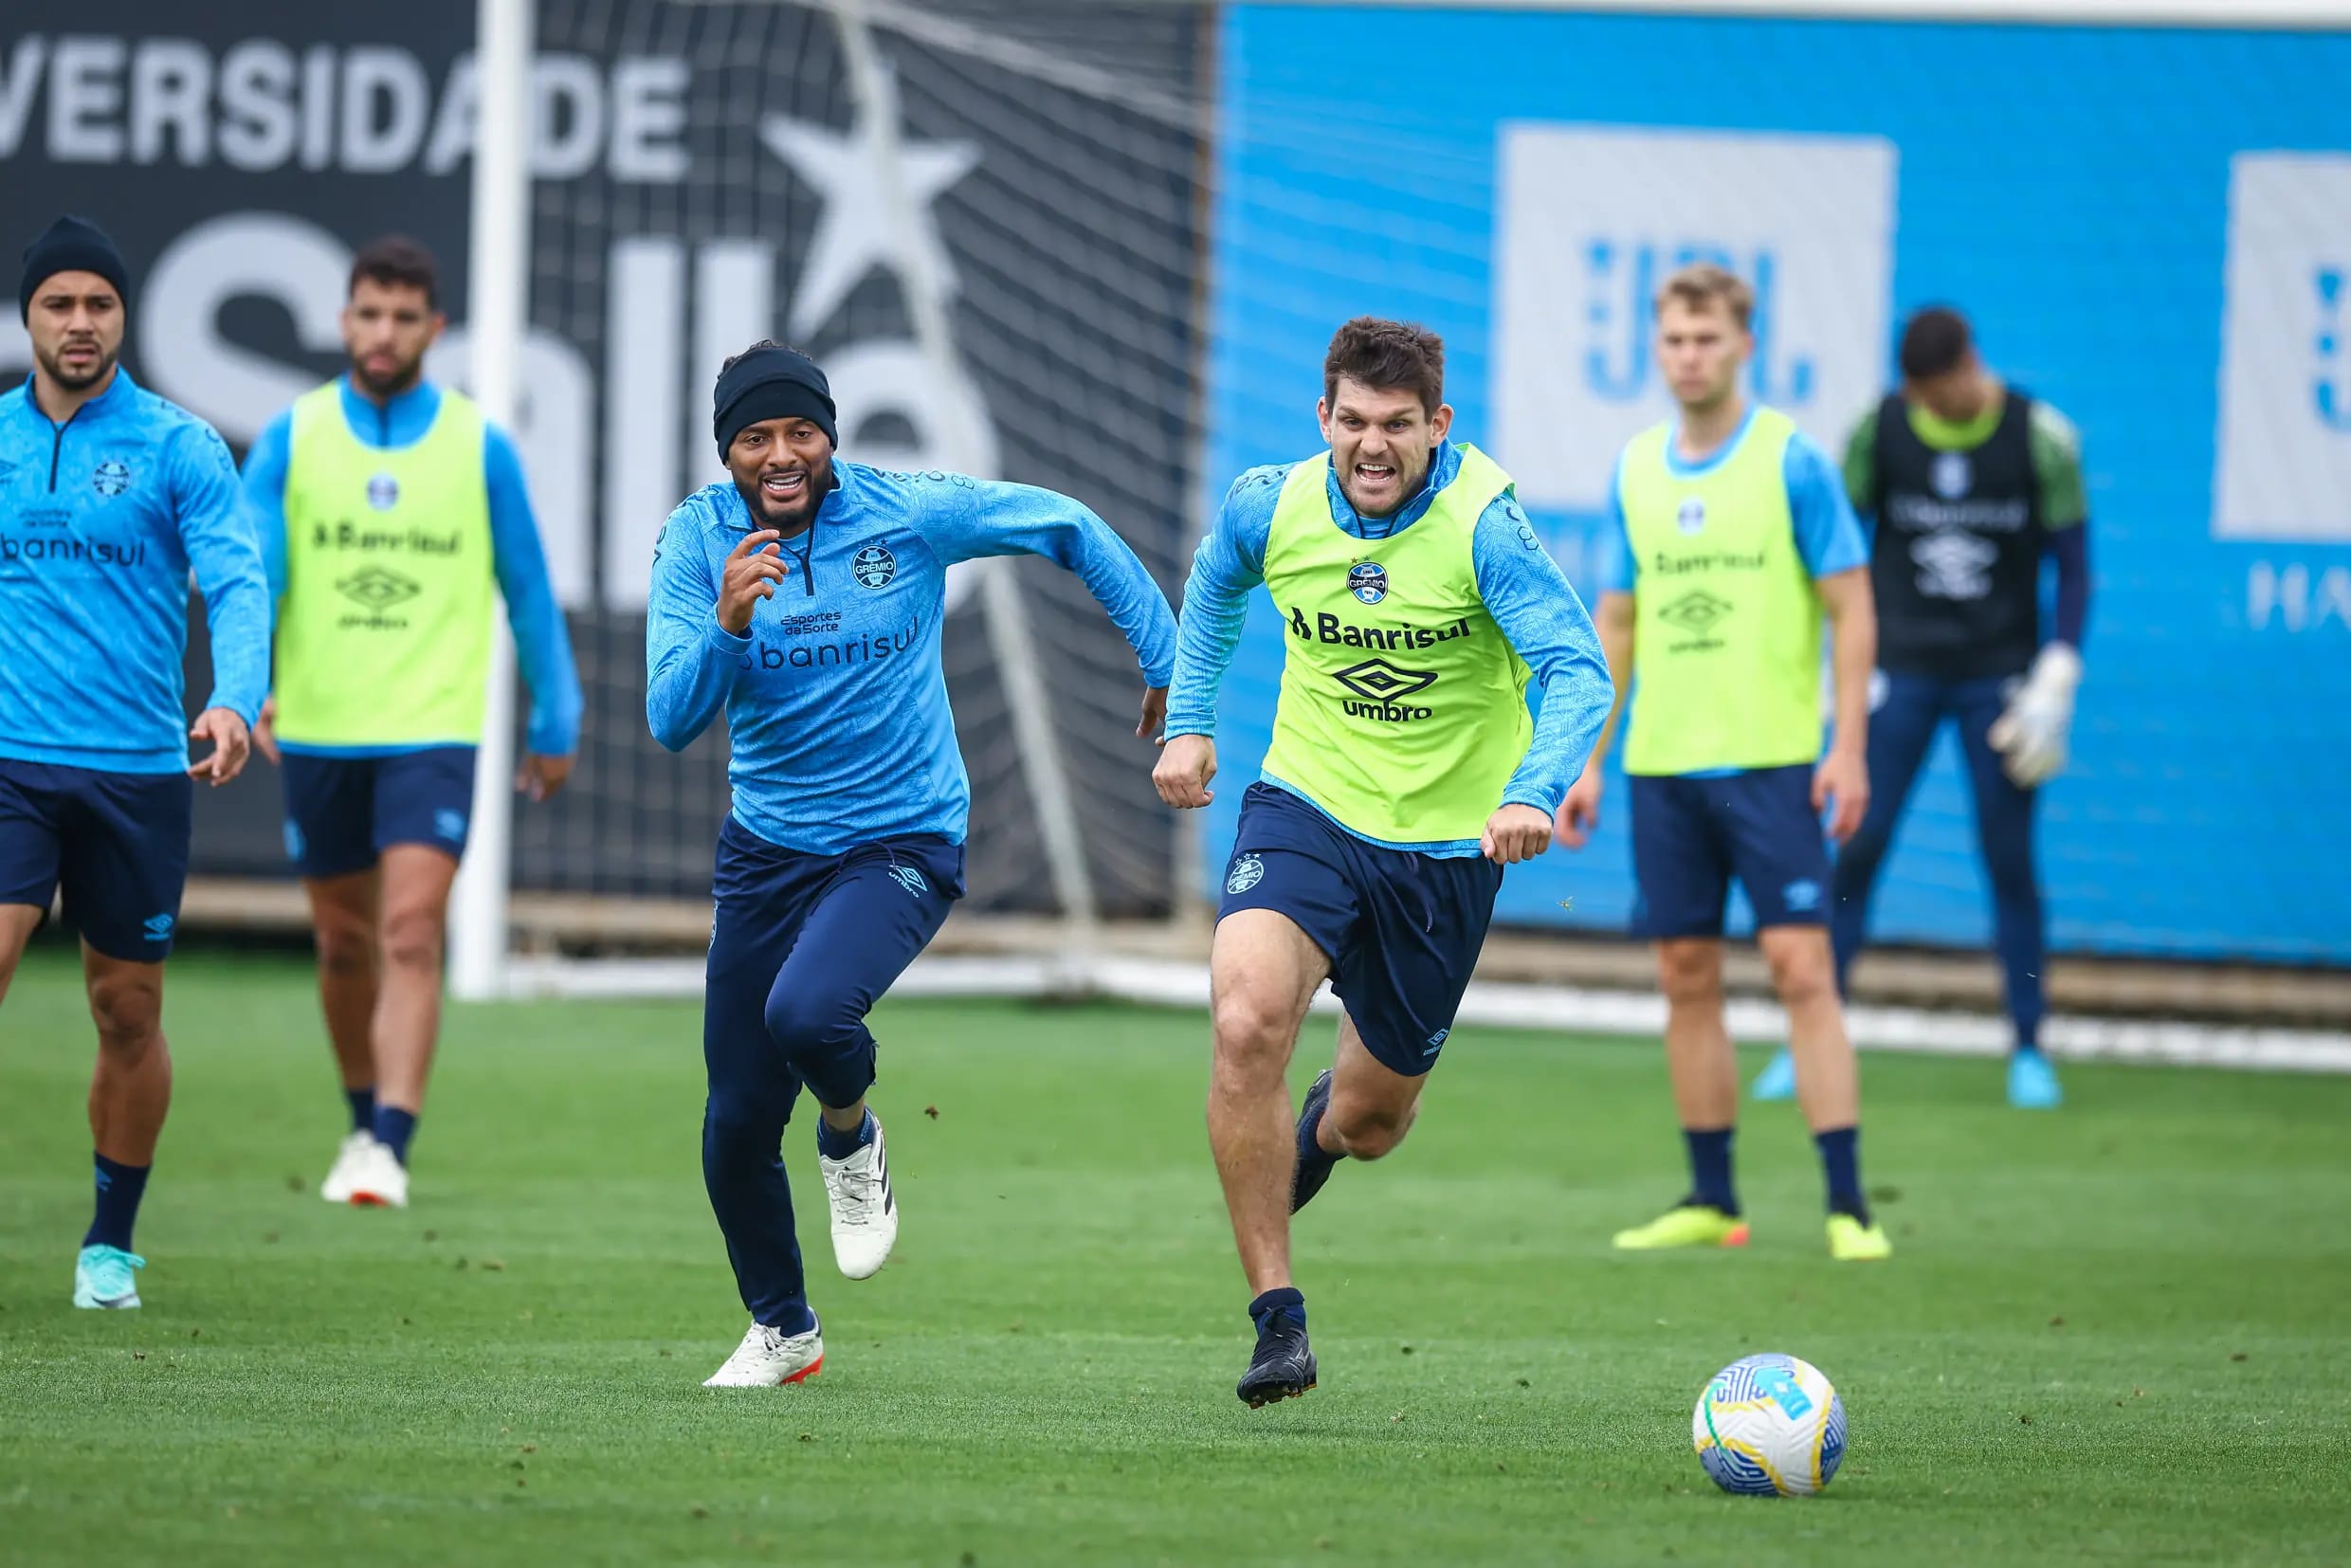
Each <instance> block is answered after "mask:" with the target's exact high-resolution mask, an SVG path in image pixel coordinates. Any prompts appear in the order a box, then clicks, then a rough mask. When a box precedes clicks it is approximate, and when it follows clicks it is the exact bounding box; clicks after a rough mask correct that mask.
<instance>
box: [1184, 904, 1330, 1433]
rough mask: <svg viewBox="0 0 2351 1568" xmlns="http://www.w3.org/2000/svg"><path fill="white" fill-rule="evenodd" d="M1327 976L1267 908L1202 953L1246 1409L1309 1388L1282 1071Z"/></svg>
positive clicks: (1222, 930) (1320, 959)
mask: <svg viewBox="0 0 2351 1568" xmlns="http://www.w3.org/2000/svg"><path fill="white" fill-rule="evenodd" d="M1329 971H1330V960H1329V959H1328V958H1327V957H1324V956H1323V953H1322V950H1321V948H1319V947H1317V946H1316V945H1315V944H1314V942H1313V940H1312V939H1310V938H1308V937H1307V935H1306V934H1305V932H1303V931H1302V930H1300V929H1299V927H1298V926H1297V924H1296V923H1295V922H1293V921H1291V920H1290V919H1289V918H1288V917H1287V916H1285V915H1280V914H1276V913H1275V912H1274V911H1272V910H1269V909H1242V910H1236V911H1234V912H1233V913H1232V914H1230V915H1229V916H1227V917H1226V918H1225V919H1224V920H1222V921H1218V922H1217V925H1216V939H1215V943H1214V945H1213V947H1212V949H1211V950H1210V955H1209V984H1210V991H1211V994H1212V1001H1211V1007H1212V1015H1213V1025H1214V1030H1215V1057H1214V1061H1213V1064H1212V1067H1211V1069H1210V1077H1209V1094H1208V1136H1209V1145H1210V1147H1211V1148H1212V1150H1213V1151H1214V1152H1215V1156H1216V1175H1217V1178H1218V1179H1219V1180H1220V1181H1222V1182H1223V1184H1224V1189H1225V1207H1226V1209H1227V1210H1228V1211H1229V1212H1230V1214H1231V1216H1232V1238H1233V1243H1234V1245H1235V1246H1236V1247H1237V1248H1238V1249H1239V1250H1240V1253H1241V1268H1242V1271H1243V1272H1244V1273H1245V1274H1246V1275H1247V1276H1248V1283H1249V1290H1250V1293H1251V1295H1252V1296H1253V1298H1254V1299H1253V1300H1252V1301H1251V1302H1250V1304H1249V1316H1250V1318H1251V1319H1252V1320H1253V1321H1254V1322H1256V1324H1257V1330H1258V1334H1257V1352H1256V1355H1255V1357H1254V1358H1252V1360H1251V1361H1250V1364H1249V1369H1248V1373H1247V1374H1245V1375H1244V1376H1243V1377H1242V1379H1241V1382H1240V1385H1239V1387H1238V1388H1237V1389H1236V1390H1235V1392H1236V1393H1238V1394H1239V1395H1240V1396H1241V1398H1242V1399H1243V1400H1245V1401H1246V1402H1248V1404H1249V1405H1250V1406H1252V1407H1255V1406H1259V1405H1264V1404H1267V1403H1270V1402H1271V1401H1273V1400H1276V1399H1283V1398H1288V1397H1290V1396H1292V1395H1300V1394H1303V1393H1305V1392H1306V1390H1308V1389H1310V1388H1312V1387H1314V1356H1313V1353H1312V1352H1311V1351H1309V1350H1308V1349H1307V1346H1306V1329H1305V1311H1304V1300H1303V1297H1301V1296H1300V1295H1299V1293H1298V1291H1297V1290H1296V1289H1295V1288H1294V1287H1293V1286H1292V1285H1291V1284H1290V1182H1291V1176H1292V1175H1293V1173H1294V1171H1295V1169H1296V1164H1297V1158H1298V1149H1297V1126H1296V1123H1295V1121H1293V1120H1292V1117H1291V1114H1290V1099H1289V1088H1288V1085H1287V1082H1286V1077H1285V1075H1286V1072H1287V1069H1288V1067H1289V1060H1290V1052H1291V1051H1292V1049H1294V1048H1296V1046H1297V1043H1298V1029H1299V1026H1300V1025H1301V1024H1303V1022H1304V1021H1305V1017H1306V1008H1307V1005H1308V1004H1309V1003H1310V1002H1312V1001H1313V999H1314V993H1315V988H1316V987H1318V986H1320V985H1321V983H1322V980H1323V977H1324V975H1327V974H1328V973H1329Z"/></svg>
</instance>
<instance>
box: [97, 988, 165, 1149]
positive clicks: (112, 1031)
mask: <svg viewBox="0 0 2351 1568" xmlns="http://www.w3.org/2000/svg"><path fill="white" fill-rule="evenodd" d="M82 979H83V981H84V982H85V984H86V986H87V989H88V991H89V997H90V1020H91V1022H93V1023H95V1024H96V1025H97V1026H98V1070H97V1072H96V1073H94V1074H93V1075H92V1076H91V1079H90V1137H91V1140H92V1142H93V1144H94V1146H95V1147H96V1148H97V1150H98V1152H99V1153H100V1154H101V1155H104V1156H105V1157H106V1158H108V1159H111V1160H114V1161H116V1162H117V1163H118V1164H123V1165H151V1164H153V1163H154V1162H155V1140H156V1139H157V1138H158V1137H159V1136H161V1134H162V1132H163V1118H164V1113H165V1112H167V1111H168V1110H170V1109H171V1105H172V1052H171V1050H170V1048H168V1047H166V1046H165V1045H164V1043H163V966H162V965H161V964H140V963H131V962H128V961H126V960H124V959H121V958H109V957H106V956H105V955H104V954H102V953H99V952H96V951H94V950H92V949H91V948H90V947H88V946H86V945H85V946H84V947H83V948H82Z"/></svg>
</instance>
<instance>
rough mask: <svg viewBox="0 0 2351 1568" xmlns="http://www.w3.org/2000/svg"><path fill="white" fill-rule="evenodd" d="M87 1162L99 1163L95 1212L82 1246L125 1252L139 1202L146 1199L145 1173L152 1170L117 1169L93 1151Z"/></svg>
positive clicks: (128, 1167) (148, 1166)
mask: <svg viewBox="0 0 2351 1568" xmlns="http://www.w3.org/2000/svg"><path fill="white" fill-rule="evenodd" d="M90 1158H92V1159H94V1160H96V1161H97V1162H98V1212H97V1213H95V1214H93V1215H92V1216H91V1217H90V1230H89V1233H88V1234H87V1235H84V1236H83V1237H82V1246H84V1247H119V1248H121V1249H123V1250H124V1251H125V1252H128V1251H129V1250H130V1249H131V1227H132V1226H134V1225H136V1224H137V1223H138V1200H139V1199H140V1198H142V1197H145V1196H146V1195H147V1173H148V1172H149V1171H152V1170H154V1169H155V1167H154V1166H152V1165H118V1164H116V1163H115V1162H114V1161H113V1160H111V1159H108V1158H106V1157H105V1156H104V1155H102V1154H100V1153H98V1152H97V1151H96V1150H92V1151H91V1154H90Z"/></svg>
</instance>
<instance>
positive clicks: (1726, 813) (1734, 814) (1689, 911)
mask: <svg viewBox="0 0 2351 1568" xmlns="http://www.w3.org/2000/svg"><path fill="white" fill-rule="evenodd" d="M1628 782H1629V783H1630V784H1631V787H1632V881H1633V886H1634V890H1635V892H1636V894H1637V898H1636V900H1635V902H1634V904H1633V911H1632V929H1633V931H1634V933H1635V934H1636V935H1639V936H1644V937H1650V938H1655V939H1668V938H1673V937H1719V936H1721V935H1722V913H1723V906H1724V904H1725V903H1727V901H1728V900H1729V898H1730V891H1731V879H1732V878H1733V877H1737V878H1738V879H1739V885H1740V886H1741V887H1743V888H1745V889H1746V893H1747V903H1749V904H1751V905H1752V906H1753V907H1754V909H1755V923H1756V925H1757V926H1758V927H1759V928H1760V927H1763V926H1769V925H1822V924H1825V923H1827V921H1828V918H1829V895H1828V888H1829V840H1828V836H1827V835H1826V834H1825V833H1824V832H1822V830H1821V827H1820V813H1819V812H1818V811H1814V810H1813V769H1812V767H1811V766H1810V765H1809V764H1805V763H1797V764H1795V765H1794V766H1792V767H1786V768H1757V769H1754V770H1752V771H1750V772H1747V773H1741V774H1730V775H1725V776H1723V777H1721V778H1661V777H1648V776H1644V775H1637V774H1636V775H1632V776H1631V778H1630V779H1629V780H1628Z"/></svg>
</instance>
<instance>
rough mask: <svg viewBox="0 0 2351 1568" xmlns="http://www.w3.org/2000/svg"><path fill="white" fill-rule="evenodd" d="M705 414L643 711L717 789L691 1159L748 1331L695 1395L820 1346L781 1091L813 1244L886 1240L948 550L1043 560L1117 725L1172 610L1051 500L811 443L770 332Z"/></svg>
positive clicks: (951, 848)
mask: <svg viewBox="0 0 2351 1568" xmlns="http://www.w3.org/2000/svg"><path fill="white" fill-rule="evenodd" d="M711 433H712V434H713V435H714V436H715V437H716V438H717V440H718V445H719V456H720V459H721V460H723V461H724V463H725V464H726V466H727V471H728V474H729V479H728V480H726V481H720V482H718V483H711V484H706V485H704V486H703V487H702V489H700V490H697V491H696V492H695V493H694V494H693V495H691V496H688V497H687V498H686V499H685V501H684V502H683V504H681V505H680V506H679V507H678V509H677V510H676V511H675V512H672V513H671V514H670V516H669V520H668V521H667V522H666V523H665V524H664V525H663V528H662V533H661V538H660V541H659V543H658V544H657V545H656V546H655V547H654V556H653V588H652V603H651V607H650V610H649V612H648V615H647V622H646V654H645V659H646V695H645V711H646V719H647V722H648V723H649V724H650V726H651V727H652V732H653V736H654V738H656V739H657V740H659V741H660V742H661V744H662V745H664V746H665V747H667V748H668V749H669V750H671V751H682V750H683V749H684V748H685V747H686V746H688V745H690V744H691V743H692V742H693V740H694V738H695V737H696V736H699V735H701V734H702V731H703V730H705V729H707V728H708V727H709V725H710V721H711V720H714V719H716V718H717V717H718V716H719V714H720V711H721V710H723V711H724V713H725V715H726V721H727V734H728V737H729V741H730V747H731V750H730V753H729V757H728V759H727V777H728V780H729V782H730V784H731V785H732V789H733V796H734V804H733V810H732V811H729V812H728V814H727V818H726V822H725V824H724V825H723V826H722V827H721V828H720V832H719V847H718V860H717V866H716V869H715V872H714V887H713V893H714V896H715V898H716V901H717V905H718V907H717V909H716V911H715V913H714V916H713V920H712V924H711V934H710V956H709V962H708V971H707V979H706V982H705V991H704V1001H703V1012H702V1056H703V1061H704V1064H705V1066H706V1067H707V1069H708V1073H709V1098H708V1101H707V1103H706V1105H705V1107H704V1111H703V1119H702V1176H703V1180H704V1182H705V1183H706V1184H707V1186H708V1188H709V1192H710V1206H711V1209H712V1210H713V1212H715V1213H716V1214H717V1216H718V1220H719V1229H720V1231H721V1232H723V1234H724V1235H725V1237H726V1250H727V1258H728V1261H729V1262H730V1263H732V1264H733V1266H734V1269H735V1281H736V1285H737V1286H738V1289H739V1290H740V1292H741V1295H742V1300H743V1305H744V1306H746V1307H748V1308H749V1309H750V1311H751V1317H752V1322H751V1327H750V1329H749V1330H748V1331H747V1332H746V1333H745V1334H744V1336H743V1340H742V1343H741V1344H740V1345H739V1346H738V1347H737V1349H736V1351H735V1353H734V1354H733V1355H732V1356H730V1357H728V1358H727V1360H726V1362H725V1364H724V1365H722V1366H720V1369H719V1370H718V1372H716V1373H715V1374H713V1375H712V1376H711V1377H710V1378H709V1379H708V1380H707V1381H708V1385H709V1386H710V1387H713V1388H726V1387H738V1388H739V1387H756V1386H768V1385H775V1384H780V1383H794V1382H798V1381H800V1380H801V1379H803V1378H806V1377H812V1376H814V1375H815V1373H816V1372H817V1370H818V1368H819V1367H821V1366H822V1365H823V1362H824V1356H825V1347H824V1339H823V1337H822V1335H821V1333H820V1332H819V1329H818V1326H817V1321H816V1315H815V1314H814V1313H813V1312H811V1310H810V1309H809V1304H808V1293H807V1281H806V1278H805V1276H804V1275H803V1272H802V1269H801V1264H800V1246H799V1242H798V1241H797V1240H796V1239H795V1237H794V1235H793V1219H792V1189H791V1186H790V1184H789V1183H788V1182H787V1180H786V1179H785V1176H784V1166H783V1161H782V1159H781V1158H780V1157H779V1155H778V1148H779V1146H780V1144H781V1142H782V1140H783V1133H784V1125H785V1123H786V1122H787V1121H790V1119H791V1116H792V1105H793V1101H794V1100H796V1099H797V1098H798V1097H799V1093H800V1087H801V1085H803V1084H805V1085H808V1088H809V1092H810V1093H811V1095H813V1096H814V1097H815V1100H816V1103H817V1110H818V1113H819V1118H820V1119H819V1121H818V1122H817V1128H816V1152H817V1164H818V1169H819V1171H820V1174H821V1175H822V1176H823V1177H824V1182H825V1192H826V1197H827V1201H828V1203H829V1207H830V1210H831V1232H832V1249H833V1261H834V1262H835V1263H836V1264H838V1265H839V1266H840V1268H841V1271H842V1272H843V1273H844V1274H846V1275H847V1276H848V1277H849V1278H851V1279H865V1278H867V1277H868V1276H870V1275H872V1274H873V1273H874V1272H875V1271H876V1270H877V1269H879V1268H880V1267H882V1265H883V1263H884V1261H886V1260H887V1259H888V1257H889V1254H890V1249H891V1247H892V1245H893V1244H894V1243H895V1242H896V1240H897V1237H898V1204H897V1197H896V1194H894V1193H893V1192H892V1191H891V1188H890V1179H889V1166H888V1161H887V1149H886V1146H885V1144H884V1140H883V1135H882V1123H881V1121H879V1120H878V1119H877V1118H876V1117H875V1116H874V1115H873V1114H872V1113H871V1112H870V1111H869V1110H867V1109H866V1089H867V1088H868V1087H870V1086H871V1085H872V1084H873V1081H874V1053H875V1042H874V1037H873V1034H872V1031H871V1030H868V1029H867V1028H866V1013H867V1012H869V1011H871V1009H872V1007H873V1004H874V1003H875V1001H876V1000H878V999H879V998H880V997H881V995H882V994H883V993H884V992H885V991H887V990H888V989H889V987H890V985H891V983H892V982H893V981H895V980H896V979H897V978H898V976H899V975H900V974H901V973H902V971H903V970H904V969H905V967H906V966H907V965H908V964H909V963H911V962H913V961H914V958H915V956H916V955H917V954H919V953H920V952H921V951H922V949H923V947H924V946H926V945H927V944H928V943H929V941H930V939H931V938H932V937H934V936H936V935H937V934H938V932H939V925H940V924H941V923H942V922H943V921H945V920H946V918H947V911H948V908H949V906H950V905H951V904H952V903H954V901H955V900H957V899H958V898H960V897H962V895H963V837H964V830H965V827H966V825H967V822H968V820H969V817H970V814H971V799H972V791H971V783H970V780H969V779H968V778H967V777H966V775H965V774H964V771H963V757H962V754H961V753H960V752H959V751H958V750H957V745H956V734H955V716H954V714H953V713H952V712H950V711H949V709H948V706H947V678H946V672H945V670H944V668H943V667H942V666H941V665H940V663H939V629H940V625H941V622H942V620H943V617H944V614H945V608H946V599H945V593H946V574H947V569H948V568H949V567H950V566H953V565H954V564H956V563H957V562H958V561H965V560H972V559H975V558H977V557H980V556H1008V555H1014V554H1026V555H1036V556H1045V557H1047V558H1048V559H1049V560H1051V561H1053V562H1054V563H1055V564H1057V565H1059V566H1062V567H1065V568H1066V569H1067V570H1069V571H1071V572H1074V573H1076V574H1078V575H1079V576H1080V577H1081V578H1083V579H1084V583H1085V585H1086V587H1087V588H1089V589H1091V590H1092V591H1093V593H1094V597H1095V598H1096V599H1098V600H1099V601H1101V603H1102V606H1103V609H1104V610H1105V611H1109V614H1110V618H1111V620H1112V621H1113V622H1115V623H1116V624H1117V625H1118V628H1119V629H1120V630H1121V631H1122V632H1124V633H1125V634H1126V639H1127V641H1128V643H1129V644H1131V645H1132V646H1133V647H1134V649H1135V652H1136V656H1137V658H1138V660H1139V662H1140V664H1141V665H1142V673H1143V681H1144V684H1145V687H1146V690H1145V691H1144V694H1143V705H1142V720H1141V722H1140V724H1139V725H1138V726H1137V729H1136V734H1137V735H1138V736H1143V735H1155V734H1157V731H1158V726H1159V722H1160V720H1161V718H1162V717H1163V716H1164V715H1165V713H1166V711H1167V682H1168V676H1169V673H1170V670H1171V667H1172V666H1173V665H1174V663H1175V616H1174V614H1173V613H1172V612H1171V611H1169V610H1168V607H1167V600H1166V598H1165V597H1164V596H1163V595H1162V594H1161V593H1159V589H1158V585H1157V584H1156V583H1155V582H1153V581H1152V580H1151V574H1150V573H1149V572H1148V571H1147V570H1145V568H1144V566H1143V564H1142V562H1141V561H1140V560H1139V559H1137V558H1136V556H1135V553H1134V551H1132V550H1130V549H1128V548H1127V546H1126V543H1125V541H1124V540H1122V539H1121V538H1119V536H1118V535H1117V534H1115V533H1113V532H1111V530H1110V527H1109V525H1108V524H1106V523H1104V522H1103V520H1102V519H1100V518H1098V517H1096V516H1095V515H1094V514H1093V513H1092V512H1090V511H1088V510H1087V509H1086V508H1085V507H1084V506H1082V505H1080V504H1079V503H1078V502H1077V501H1072V500H1070V499H1069V498H1068V497H1067V496H1064V495H1058V494H1055V493H1054V492H1053V491H1050V490H1041V489H1037V488H1035V487H1034V486H1031V485H1027V484H999V483H989V482H986V481H981V480H975V479H971V478H968V477H966V476H964V475H962V474H949V473H938V472H931V473H893V472H887V471H884V470H882V469H877V468H869V467H866V465H863V464H857V463H849V462H846V461H843V460H842V459H840V458H838V457H836V456H835V455H834V448H835V447H836V445H837V443H838V429H837V425H836V414H835V410H834V407H833V401H832V392H831V388H830V386H829V384H828V383H827V381H826V379H825V374H824V372H822V371H821V370H819V369H818V368H817V367H816V365H815V364H814V363H813V362H811V360H810V359H809V358H808V357H807V356H804V355H801V354H799V353H796V352H795V351H793V350H792V349H788V348H785V347H782V346H781V345H779V344H776V343H773V342H760V343H755V344H753V345H752V346H751V347H750V348H749V349H746V350H745V351H744V352H743V353H741V354H739V355H737V356H734V357H733V358H731V359H729V360H727V361H726V363H725V365H724V366H723V367H722V368H721V369H720V374H719V380H718V385H717V387H716V388H715V389H714V390H713V392H712V399H711Z"/></svg>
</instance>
